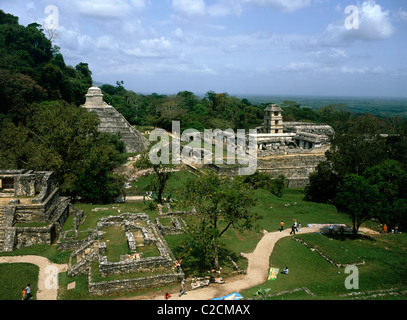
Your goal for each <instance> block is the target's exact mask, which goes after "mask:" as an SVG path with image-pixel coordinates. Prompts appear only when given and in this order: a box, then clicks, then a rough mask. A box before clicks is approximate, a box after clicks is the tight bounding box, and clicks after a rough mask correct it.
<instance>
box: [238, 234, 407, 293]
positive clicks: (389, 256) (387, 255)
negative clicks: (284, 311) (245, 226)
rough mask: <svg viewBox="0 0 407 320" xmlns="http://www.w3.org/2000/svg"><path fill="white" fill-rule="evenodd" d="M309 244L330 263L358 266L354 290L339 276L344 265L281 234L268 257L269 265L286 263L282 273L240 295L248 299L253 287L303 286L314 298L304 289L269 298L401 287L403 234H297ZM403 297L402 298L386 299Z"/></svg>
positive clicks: (406, 269) (406, 241)
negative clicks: (286, 270) (356, 236)
mask: <svg viewBox="0 0 407 320" xmlns="http://www.w3.org/2000/svg"><path fill="white" fill-rule="evenodd" d="M298 238H301V239H302V240H304V241H305V242H306V243H307V244H308V245H310V246H311V247H317V248H318V250H319V251H321V252H322V253H323V254H324V255H326V256H327V257H328V258H330V259H331V260H333V261H335V262H339V263H352V262H353V263H355V262H359V261H360V260H363V261H365V263H366V264H365V265H363V266H359V267H358V270H359V290H347V289H346V287H345V280H346V278H347V277H348V276H349V274H346V273H345V268H337V267H335V266H333V265H332V264H330V263H329V262H328V261H326V260H325V259H323V258H322V257H321V256H320V255H319V254H318V253H317V252H316V251H312V250H310V249H309V248H307V247H306V246H304V245H302V244H300V243H298V242H296V241H293V239H292V238H284V239H282V240H280V241H279V242H277V244H276V246H275V248H274V250H273V253H272V255H271V257H270V266H271V267H274V268H279V269H280V271H281V270H282V269H284V268H285V267H288V268H289V270H290V273H289V274H288V275H282V274H279V275H278V276H277V279H276V280H274V281H273V280H270V281H267V282H266V283H265V284H263V285H261V286H257V287H255V288H252V289H250V290H246V291H245V292H244V293H243V296H244V297H245V298H251V297H253V295H254V293H255V292H256V291H257V290H259V289H262V290H264V289H270V291H269V292H268V294H276V293H279V292H283V291H291V290H294V289H297V288H302V287H306V288H308V289H309V290H310V291H311V292H312V293H313V294H314V295H315V296H312V295H310V294H308V293H307V292H305V291H303V290H302V291H298V292H295V293H287V294H283V295H276V296H274V297H270V298H269V299H287V300H290V299H322V300H326V299H346V298H347V297H346V296H342V297H341V295H346V294H349V293H350V292H352V291H355V292H357V291H362V292H365V291H368V292H369V291H379V290H389V289H397V290H398V291H403V290H406V289H407V266H406V263H407V258H406V255H405V253H406V249H407V235H405V234H403V235H381V236H375V237H374V238H366V237H362V238H359V239H356V240H352V239H345V240H341V239H334V238H330V237H327V236H325V235H322V234H307V235H299V236H298ZM392 299H405V296H404V297H403V296H399V297H397V296H396V297H392Z"/></svg>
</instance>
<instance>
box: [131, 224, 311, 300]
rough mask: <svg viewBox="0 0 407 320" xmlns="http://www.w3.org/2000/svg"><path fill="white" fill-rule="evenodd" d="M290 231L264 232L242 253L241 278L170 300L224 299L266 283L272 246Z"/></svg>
mask: <svg viewBox="0 0 407 320" xmlns="http://www.w3.org/2000/svg"><path fill="white" fill-rule="evenodd" d="M290 231H291V229H286V230H284V231H282V232H280V231H277V232H265V233H264V237H263V238H262V239H261V240H260V242H259V243H258V244H257V247H256V249H255V250H254V251H253V252H252V253H242V256H243V257H245V258H247V259H248V262H249V263H248V268H247V273H246V274H245V275H242V276H237V277H234V278H230V279H228V280H227V282H226V283H225V284H221V285H212V284H211V285H209V286H208V287H204V288H199V289H195V290H189V291H188V292H187V295H184V296H182V297H179V295H178V293H174V294H172V298H171V300H210V299H213V298H218V297H224V296H226V295H229V294H231V293H235V292H241V291H244V290H246V289H250V288H253V287H255V286H258V285H261V284H263V283H264V282H266V281H267V277H268V272H269V268H270V266H269V260H270V255H271V253H272V251H273V249H274V245H275V244H276V243H277V241H278V240H280V239H282V238H284V237H289V236H290ZM317 231H319V229H318V228H314V229H311V228H302V229H301V234H304V233H312V232H317ZM135 299H138V300H143V299H146V297H138V298H135ZM147 299H149V300H163V299H164V293H163V294H162V295H161V296H158V297H157V296H155V297H148V298H147Z"/></svg>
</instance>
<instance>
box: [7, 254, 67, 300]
mask: <svg viewBox="0 0 407 320" xmlns="http://www.w3.org/2000/svg"><path fill="white" fill-rule="evenodd" d="M0 263H30V264H35V265H37V266H38V267H39V268H40V270H39V276H38V290H37V292H36V293H35V295H36V300H57V297H58V290H57V289H47V287H49V288H50V287H53V283H52V279H53V277H52V274H53V270H58V273H61V272H65V271H67V270H68V265H58V264H54V263H52V262H50V261H49V260H48V259H46V258H44V257H40V256H18V257H0ZM49 266H51V268H49ZM22 285H26V283H24V284H22Z"/></svg>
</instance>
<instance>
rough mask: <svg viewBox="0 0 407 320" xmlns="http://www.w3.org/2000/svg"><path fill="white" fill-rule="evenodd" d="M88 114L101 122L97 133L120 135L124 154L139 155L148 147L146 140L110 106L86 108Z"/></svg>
mask: <svg viewBox="0 0 407 320" xmlns="http://www.w3.org/2000/svg"><path fill="white" fill-rule="evenodd" d="M86 109H87V110H88V111H89V112H96V113H97V115H98V116H99V119H100V121H101V123H100V125H99V131H100V132H104V133H111V134H117V133H120V135H121V140H122V141H123V142H124V143H125V144H126V149H127V150H126V152H128V153H140V152H142V151H144V150H145V149H146V147H147V146H148V144H149V143H148V141H147V139H146V138H145V137H144V136H143V135H142V134H141V133H139V132H138V131H137V130H136V129H135V128H133V127H132V126H131V125H130V124H129V122H128V121H127V120H126V119H125V118H124V117H123V116H122V115H121V114H120V113H119V111H117V110H116V109H115V108H113V107H112V106H106V105H105V106H104V107H86Z"/></svg>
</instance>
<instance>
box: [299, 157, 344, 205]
mask: <svg viewBox="0 0 407 320" xmlns="http://www.w3.org/2000/svg"><path fill="white" fill-rule="evenodd" d="M340 182H341V179H340V178H339V177H338V175H337V174H336V173H335V172H334V171H333V170H332V164H331V163H330V162H328V161H323V162H321V163H319V164H318V166H317V168H316V170H315V172H313V173H311V174H310V176H309V183H308V184H307V186H306V187H305V200H306V201H313V202H318V203H331V202H333V200H334V199H335V196H336V193H337V189H338V186H339V183H340Z"/></svg>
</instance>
